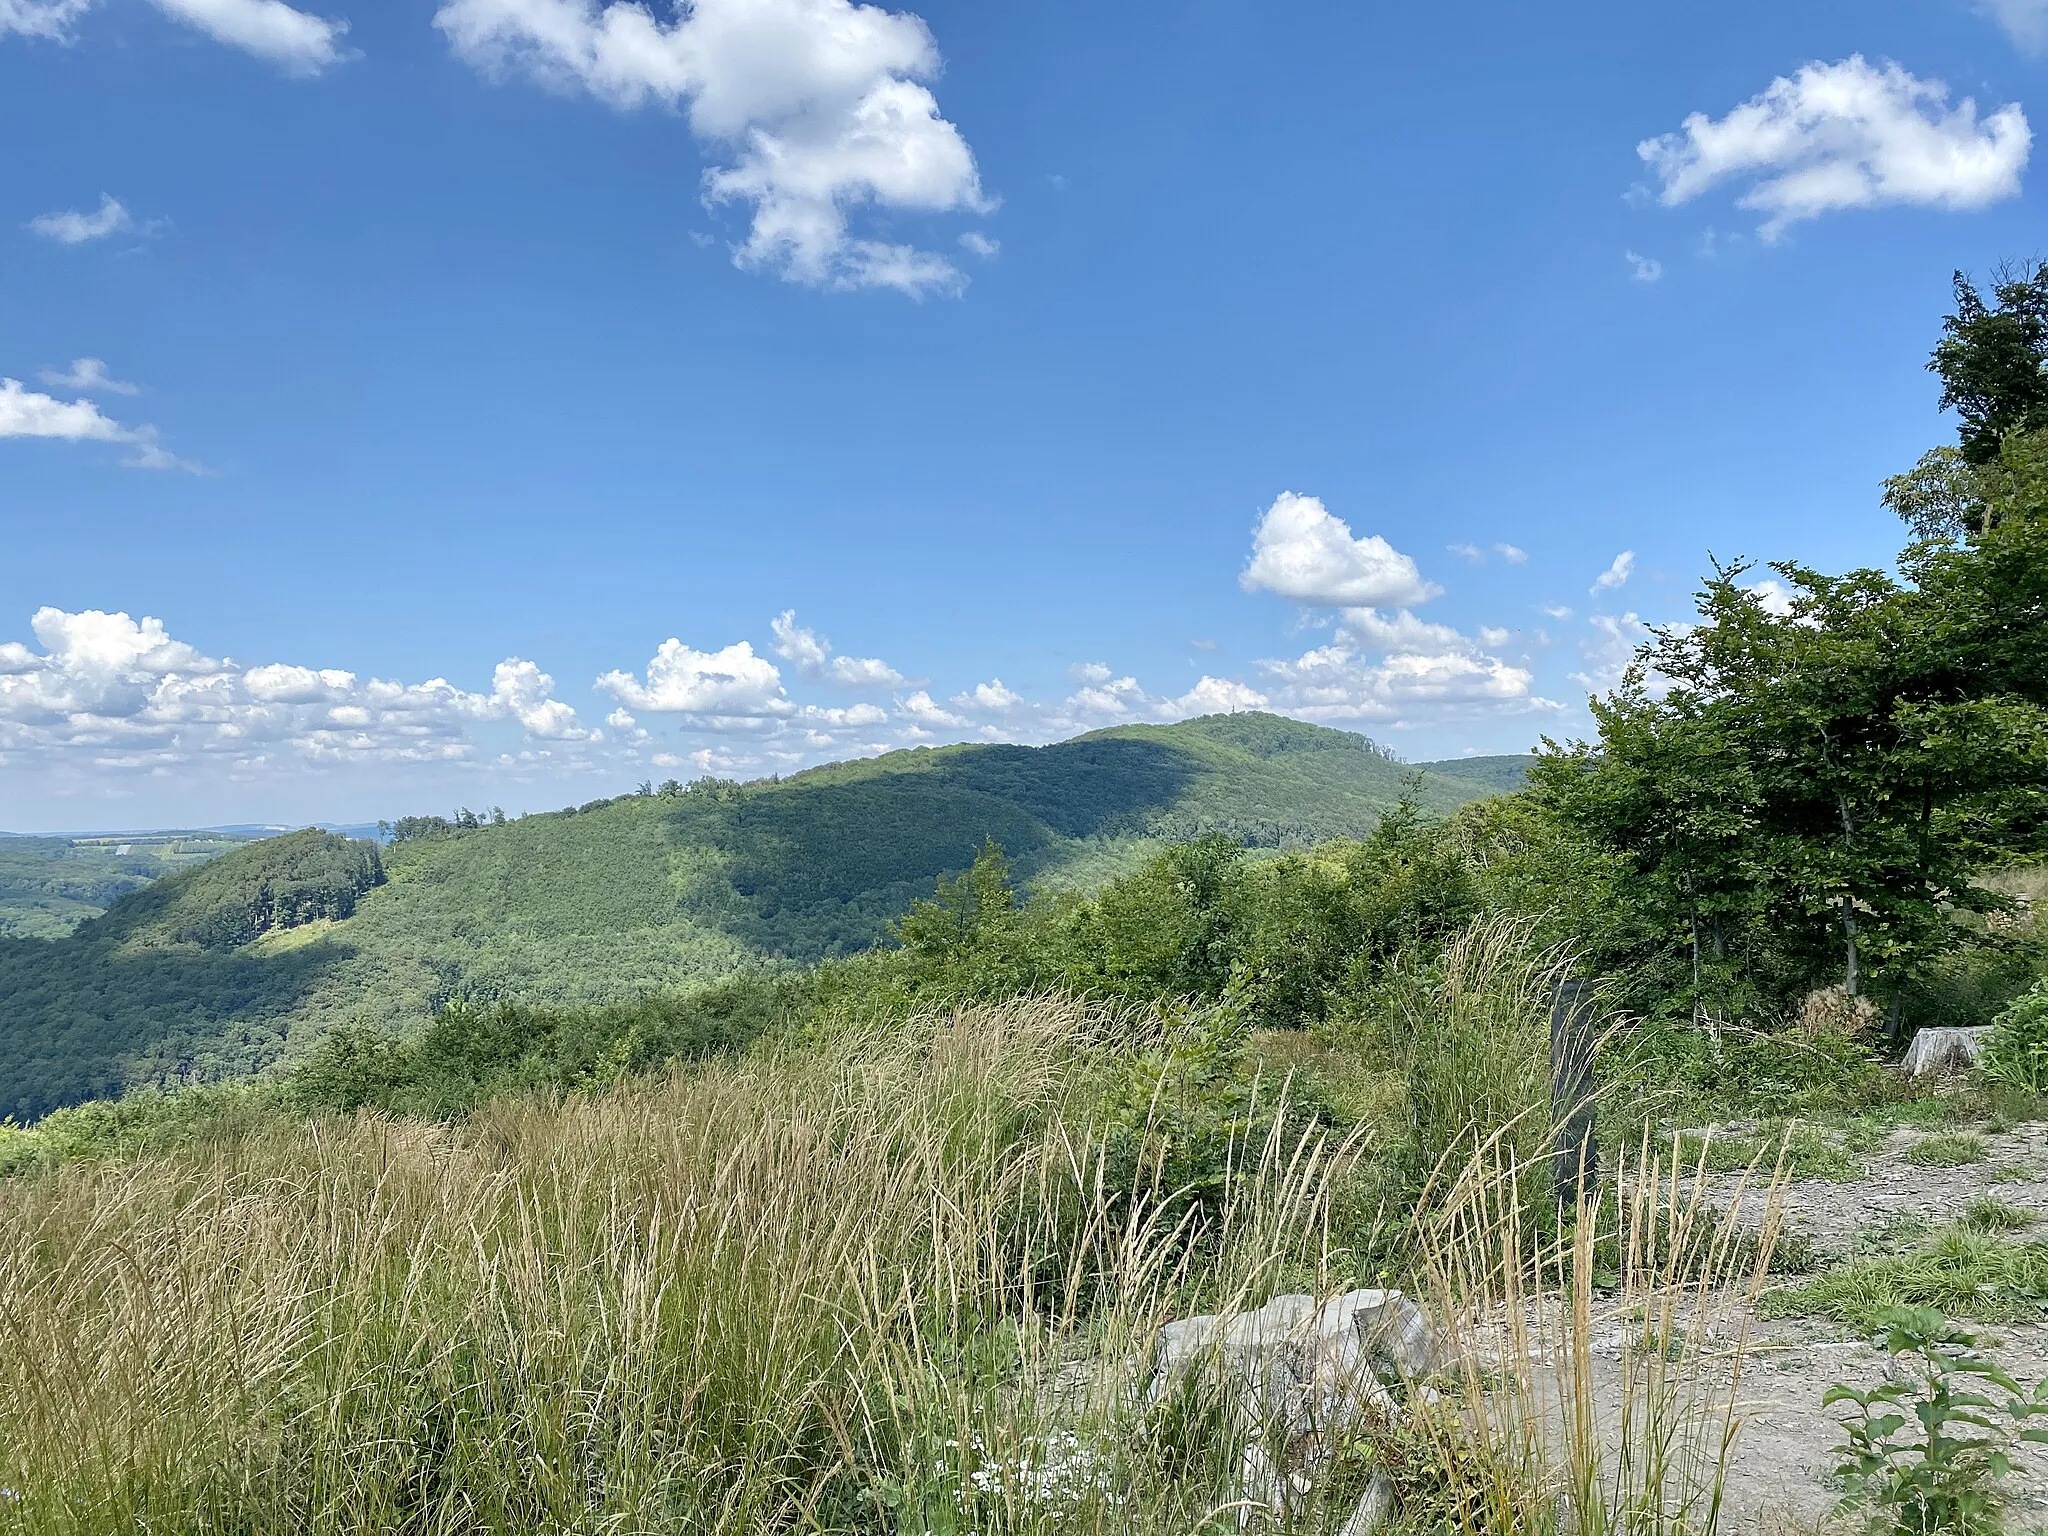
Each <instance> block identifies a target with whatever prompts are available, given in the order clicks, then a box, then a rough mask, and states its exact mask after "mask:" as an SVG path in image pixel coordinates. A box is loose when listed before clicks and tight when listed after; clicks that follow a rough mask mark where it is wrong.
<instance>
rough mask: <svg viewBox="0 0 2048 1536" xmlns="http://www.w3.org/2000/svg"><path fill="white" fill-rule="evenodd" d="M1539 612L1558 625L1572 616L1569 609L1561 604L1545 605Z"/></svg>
mask: <svg viewBox="0 0 2048 1536" xmlns="http://www.w3.org/2000/svg"><path fill="white" fill-rule="evenodd" d="M1541 611H1542V612H1543V613H1545V614H1547V615H1548V616H1549V617H1551V618H1553V619H1556V620H1558V621H1559V622H1560V623H1562V622H1563V621H1564V620H1566V619H1568V618H1570V617H1571V616H1572V611H1571V609H1570V608H1568V607H1566V606H1565V605H1564V604H1563V603H1545V604H1544V605H1543V608H1542V610H1541Z"/></svg>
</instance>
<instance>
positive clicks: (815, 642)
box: [768, 608, 909, 688]
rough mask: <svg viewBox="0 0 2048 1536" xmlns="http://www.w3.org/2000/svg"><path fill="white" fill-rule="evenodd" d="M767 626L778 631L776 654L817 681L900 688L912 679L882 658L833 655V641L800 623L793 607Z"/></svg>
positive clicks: (863, 686) (856, 685)
mask: <svg viewBox="0 0 2048 1536" xmlns="http://www.w3.org/2000/svg"><path fill="white" fill-rule="evenodd" d="M768 627H769V628H770V629H771V630H772V631H774V634H775V644H774V651H775V654H776V655H778V656H780V657H781V658H782V659H783V660H784V661H786V662H789V663H790V664H791V665H792V666H794V667H795V668H796V669H797V672H798V673H799V674H800V675H802V676H804V677H807V678H810V679H811V680H812V681H814V682H827V683H838V684H840V685H841V686H842V687H847V688H897V687H901V686H902V685H903V684H904V683H906V682H908V681H909V679H907V678H906V677H904V675H903V674H902V673H901V672H898V671H897V670H896V669H895V668H894V667H892V666H890V665H889V663H887V662H886V661H883V660H882V659H881V658H879V657H876V656H834V655H833V654H832V642H831V641H829V640H827V639H826V638H825V637H824V636H823V635H820V634H819V633H818V632H817V631H816V630H814V629H806V628H804V627H803V626H802V625H800V624H798V623H797V621H796V610H795V609H794V608H785V609H784V610H783V611H782V612H781V613H779V614H777V615H776V616H775V617H774V618H773V619H771V620H770V621H769V624H768Z"/></svg>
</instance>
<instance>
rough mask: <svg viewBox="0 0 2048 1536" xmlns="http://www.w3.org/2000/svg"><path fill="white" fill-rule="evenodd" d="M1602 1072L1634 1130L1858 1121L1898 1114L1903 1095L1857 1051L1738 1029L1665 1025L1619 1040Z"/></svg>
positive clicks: (1650, 1024) (1617, 1109)
mask: <svg viewBox="0 0 2048 1536" xmlns="http://www.w3.org/2000/svg"><path fill="white" fill-rule="evenodd" d="M1597 1066H1598V1069H1599V1072H1600V1074H1601V1077H1602V1080H1603V1081H1604V1082H1605V1084H1606V1094H1607V1099H1608V1102H1609V1104H1610V1106H1611V1113H1612V1115H1613V1117H1614V1118H1617V1119H1621V1120H1624V1121H1626V1122H1627V1123H1628V1124H1630V1125H1636V1124H1639V1123H1640V1121H1641V1120H1642V1119H1643V1118H1645V1117H1649V1116H1656V1117H1661V1118H1665V1119H1672V1118H1675V1119H1676V1120H1677V1122H1678V1123H1679V1124H1698V1123H1700V1122H1701V1121H1702V1120H1710V1119H1714V1118H1716V1117H1719V1118H1723V1119H1727V1118H1738V1117H1756V1118H1761V1119H1765V1120H1770V1119H1775V1118H1782V1117H1787V1116H1810V1115H1817V1114H1825V1113H1854V1112H1859V1111H1865V1110H1869V1109H1873V1108H1878V1107H1884V1106H1889V1105H1890V1104H1891V1103H1893V1102H1894V1101H1895V1100H1896V1099H1897V1097H1898V1095H1899V1093H1900V1091H1901V1085H1900V1084H1899V1083H1898V1082H1897V1080H1896V1079H1894V1078H1893V1077H1892V1076H1891V1075H1890V1074H1888V1073H1887V1072H1886V1071H1885V1070H1884V1069H1883V1068H1882V1067H1880V1066H1879V1065H1878V1064H1877V1063H1876V1062H1875V1061H1873V1060H1871V1059H1870V1056H1869V1054H1868V1052H1867V1051H1865V1050H1864V1048H1863V1047H1861V1046H1859V1045H1857V1044H1856V1043H1855V1042H1854V1041H1850V1040H1842V1039H1838V1038H1821V1039H1808V1038H1806V1037H1805V1036H1803V1035H1799V1034H1797V1033H1794V1032H1791V1031H1783V1032H1778V1033H1765V1032H1762V1031H1757V1030H1736V1029H1727V1030H1723V1031H1721V1033H1720V1034H1719V1036H1718V1038H1717V1037H1716V1036H1715V1035H1714V1034H1712V1033H1709V1032H1708V1031H1705V1030H1695V1029H1692V1028H1689V1027H1686V1026H1683V1025H1679V1024H1675V1023H1671V1022H1669V1021H1659V1020H1647V1021H1644V1022H1642V1023H1639V1024H1637V1025H1636V1026H1635V1027H1634V1028H1632V1029H1630V1030H1628V1031H1626V1032H1622V1033H1618V1034H1616V1035H1615V1036H1614V1037H1613V1038H1612V1039H1611V1040H1610V1041H1609V1043H1608V1046H1607V1048H1606V1049H1605V1050H1604V1051H1603V1052H1602V1053H1601V1056H1600V1058H1599V1060H1598V1062H1597ZM1623 1139H1633V1138H1632V1137H1624V1138H1623Z"/></svg>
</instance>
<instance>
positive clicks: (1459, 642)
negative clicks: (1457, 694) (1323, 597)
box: [1337, 608, 1475, 656]
mask: <svg viewBox="0 0 2048 1536" xmlns="http://www.w3.org/2000/svg"><path fill="white" fill-rule="evenodd" d="M1337 634H1338V637H1339V638H1340V639H1344V640H1352V641H1356V642H1357V643H1358V644H1360V645H1364V646H1367V647H1369V648H1371V649H1373V650H1379V651H1402V652H1407V653H1410V654H1413V655H1417V656H1449V655H1453V654H1456V653H1460V652H1470V651H1472V650H1474V649H1475V646H1474V644H1473V642H1472V640H1471V638H1470V637H1469V636H1466V635H1463V634H1460V633H1459V632H1458V631H1457V630H1455V629H1453V628H1452V627H1451V626H1450V625H1448V624H1431V623H1427V622H1426V621H1424V620H1422V619H1418V618H1416V617H1415V615H1414V614H1412V613H1410V612H1409V611H1408V610H1407V609H1405V608H1403V609H1402V610H1400V612H1398V613H1396V614H1394V615H1393V616H1392V617H1391V618H1389V617H1387V616H1386V615H1384V614H1381V613H1380V612H1378V611H1377V610H1375V609H1372V608H1347V609H1345V610H1344V616H1343V621H1342V622H1341V623H1340V624H1339V625H1338V627H1337Z"/></svg>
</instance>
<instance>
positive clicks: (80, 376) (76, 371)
mask: <svg viewBox="0 0 2048 1536" xmlns="http://www.w3.org/2000/svg"><path fill="white" fill-rule="evenodd" d="M36 377H37V378H39V379H41V380H42V381H43V382H44V383H45V384H48V385H49V386H50V387H51V388H52V389H68V390H70V391H72V392H73V393H74V394H85V393H89V392H92V391H100V390H103V391H105V392H106V393H107V394H110V395H134V394H140V393H141V391H140V390H139V389H137V388H136V386H135V385H133V384H124V383H122V382H121V381H120V380H119V379H116V378H110V377H109V376H108V374H107V365H106V364H105V363H103V362H101V361H100V360H99V359H98V358H96V357H79V358H73V359H72V362H71V366H70V367H69V368H66V369H64V370H63V371H61V372H60V371H58V370H57V369H55V368H45V369H44V370H43V371H42V372H41V373H39V374H37V375H36Z"/></svg>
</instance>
